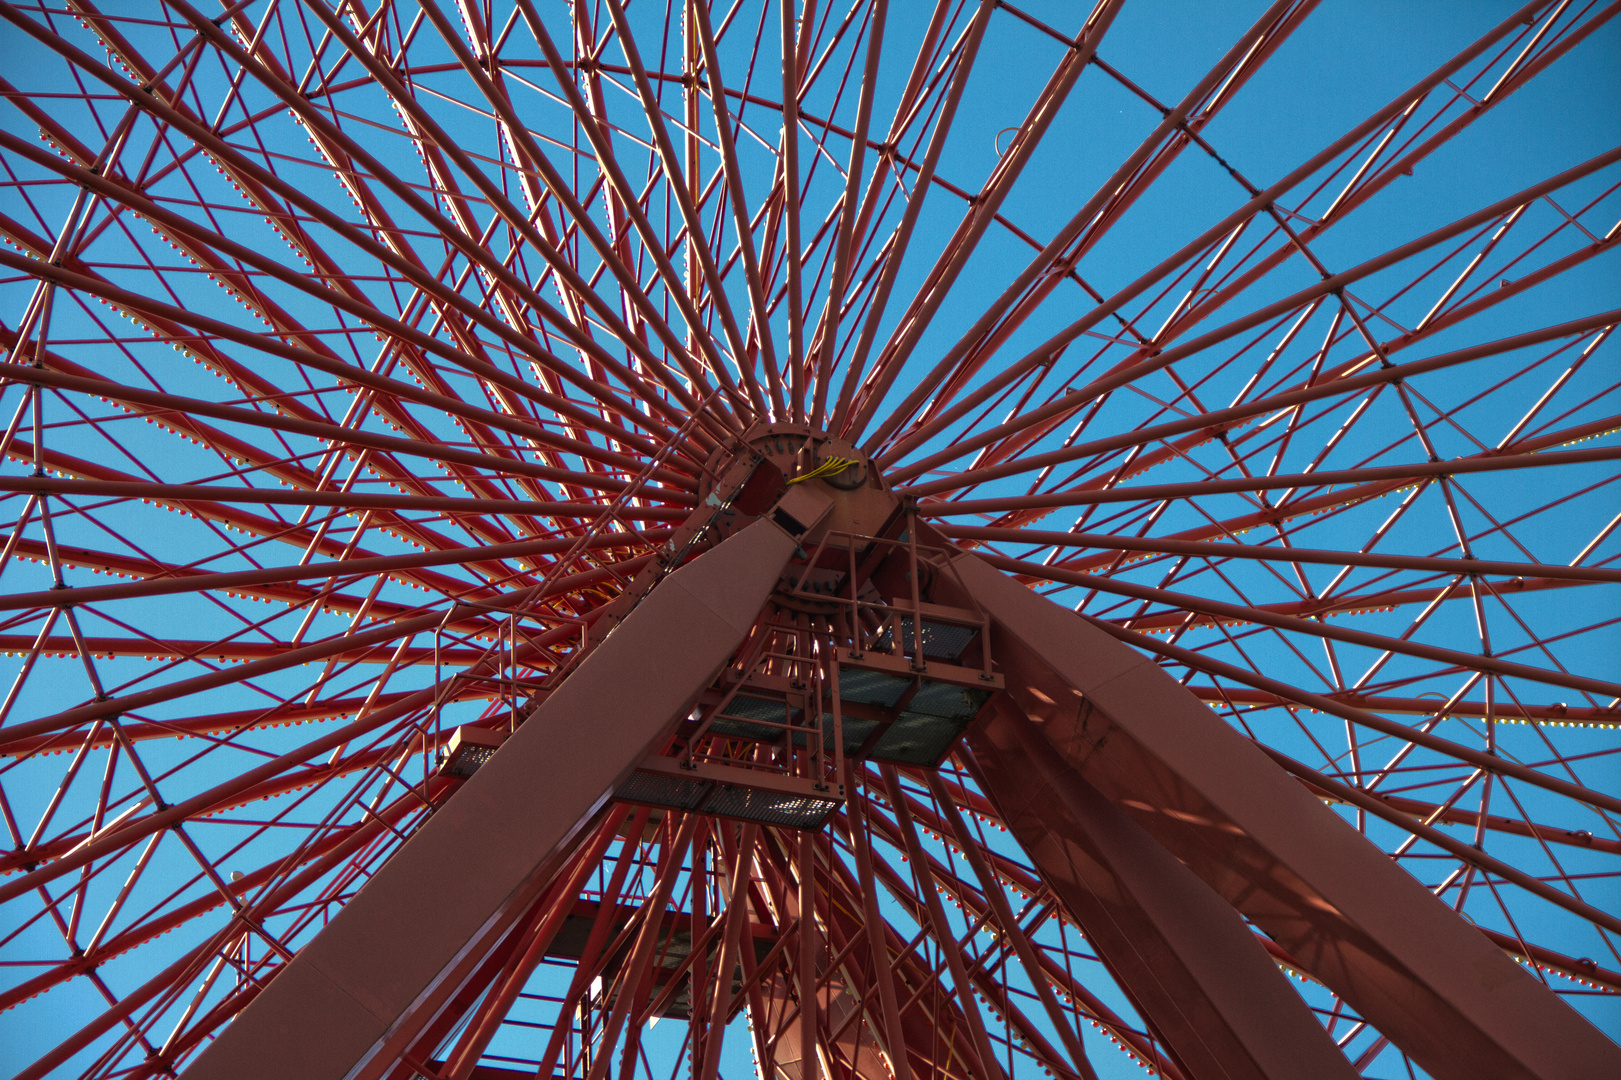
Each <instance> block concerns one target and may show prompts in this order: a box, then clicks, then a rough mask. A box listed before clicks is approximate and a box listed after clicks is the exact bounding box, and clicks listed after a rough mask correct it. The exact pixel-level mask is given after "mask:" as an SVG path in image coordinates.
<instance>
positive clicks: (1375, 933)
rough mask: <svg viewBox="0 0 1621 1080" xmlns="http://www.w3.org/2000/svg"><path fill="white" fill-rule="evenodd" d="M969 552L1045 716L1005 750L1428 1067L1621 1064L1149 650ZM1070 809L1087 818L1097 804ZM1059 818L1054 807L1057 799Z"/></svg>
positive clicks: (1005, 644) (1008, 650) (993, 748)
mask: <svg viewBox="0 0 1621 1080" xmlns="http://www.w3.org/2000/svg"><path fill="white" fill-rule="evenodd" d="M956 567H957V572H958V574H959V575H960V576H961V579H962V580H963V582H964V584H965V588H966V593H967V596H966V597H965V598H964V599H965V600H971V601H973V602H977V603H979V604H981V605H983V606H984V607H985V608H986V610H987V611H989V613H990V614H991V617H992V619H993V620H994V621H995V624H996V628H997V630H998V631H999V632H1000V638H1001V640H1000V644H999V659H1000V662H1001V664H1002V666H1003V668H1004V669H1005V670H1007V671H1008V672H1009V674H1010V675H1011V676H1013V677H1014V679H1015V680H1016V681H1015V682H1013V683H1012V685H1011V688H1010V691H1009V693H1010V696H1011V697H1012V698H1013V700H1014V701H1015V702H1016V703H1017V704H1018V706H1019V708H1021V709H1023V710H1024V711H1026V712H1027V713H1028V714H1029V715H1030V716H1031V717H1032V718H1033V719H1034V720H1035V721H1036V723H1037V724H1039V732H1040V741H1039V742H1036V743H1029V742H1024V740H1026V739H1028V738H1030V734H1027V729H1025V728H1021V727H1018V726H1017V725H1015V726H1014V730H1013V731H1010V732H1009V733H1008V734H1007V735H1006V736H1004V741H1005V742H1006V743H1007V745H1008V747H1009V750H1010V751H1011V752H1012V753H1015V754H1020V753H1021V747H1020V744H1021V743H1023V748H1022V754H1021V756H1022V757H1023V758H1024V760H1026V761H1029V760H1030V755H1031V754H1032V753H1034V754H1035V756H1036V758H1037V759H1042V757H1043V755H1045V754H1051V755H1055V756H1056V757H1057V758H1058V760H1059V761H1061V762H1062V763H1063V765H1064V766H1067V767H1068V769H1071V770H1073V771H1074V773H1075V775H1076V776H1077V777H1078V778H1079V779H1080V780H1081V781H1082V782H1083V783H1085V784H1087V785H1088V786H1089V787H1090V786H1095V787H1096V790H1098V791H1099V792H1101V793H1102V797H1103V798H1106V800H1107V802H1106V803H1104V802H1103V801H1102V800H1101V799H1100V800H1098V801H1097V805H1099V806H1100V808H1101V807H1102V806H1104V805H1107V804H1111V803H1112V804H1113V805H1114V806H1115V807H1119V808H1121V809H1123V810H1124V811H1125V812H1126V814H1127V815H1128V816H1129V817H1130V818H1131V819H1132V820H1133V821H1135V822H1136V824H1137V825H1139V826H1140V827H1141V828H1142V829H1144V830H1146V833H1147V834H1148V835H1151V836H1153V837H1154V839H1155V840H1157V841H1158V842H1159V843H1161V844H1164V845H1165V846H1166V848H1168V849H1169V851H1170V852H1171V853H1174V854H1175V856H1176V857H1177V858H1179V859H1181V860H1182V861H1183V862H1184V863H1186V864H1187V866H1188V867H1189V868H1190V869H1192V870H1193V871H1194V872H1195V873H1197V874H1198V875H1199V876H1200V877H1201V878H1203V879H1204V881H1205V882H1206V883H1208V884H1209V885H1210V886H1211V887H1212V888H1214V889H1215V891H1216V892H1218V893H1219V894H1221V896H1222V897H1223V898H1225V899H1226V900H1227V901H1228V902H1230V903H1232V904H1233V905H1234V906H1235V907H1236V908H1237V909H1238V910H1239V911H1240V912H1242V913H1243V914H1244V915H1245V916H1246V917H1248V918H1249V919H1250V920H1251V921H1253V922H1254V923H1255V924H1256V925H1257V926H1259V927H1260V928H1261V929H1262V930H1263V931H1264V932H1265V933H1267V934H1268V935H1269V936H1270V937H1272V938H1273V940H1275V941H1277V942H1278V943H1279V944H1281V945H1282V946H1283V947H1284V948H1286V949H1288V950H1289V952H1290V954H1291V955H1292V956H1295V957H1297V958H1299V960H1300V962H1301V963H1302V964H1303V965H1304V966H1305V967H1306V968H1307V970H1309V971H1311V972H1312V974H1313V975H1315V976H1316V977H1318V978H1320V979H1322V980H1323V981H1324V982H1325V983H1328V984H1329V985H1331V986H1333V987H1334V988H1335V990H1336V991H1337V992H1338V993H1339V994H1340V995H1341V996H1343V997H1344V998H1345V999H1346V1000H1347V1001H1348V1002H1350V1003H1351V1004H1352V1006H1353V1007H1354V1008H1356V1009H1357V1011H1358V1012H1359V1013H1360V1014H1361V1015H1363V1016H1365V1017H1367V1018H1368V1019H1369V1020H1370V1022H1372V1023H1374V1024H1375V1025H1377V1026H1378V1028H1379V1029H1380V1030H1381V1031H1383V1032H1385V1033H1386V1034H1387V1035H1388V1036H1389V1037H1390V1038H1391V1039H1392V1040H1393V1041H1396V1042H1398V1043H1399V1044H1400V1045H1401V1046H1402V1047H1403V1049H1405V1050H1406V1051H1407V1052H1408V1053H1409V1054H1411V1055H1412V1056H1413V1057H1414V1059H1415V1060H1417V1061H1418V1062H1419V1063H1420V1064H1422V1065H1423V1067H1424V1068H1425V1069H1426V1070H1428V1071H1429V1072H1430V1073H1432V1074H1433V1075H1436V1076H1456V1077H1458V1078H1460V1080H1461V1078H1463V1077H1467V1076H1481V1075H1497V1076H1527V1077H1530V1076H1539V1077H1554V1076H1559V1077H1571V1078H1572V1080H1574V1078H1575V1077H1578V1076H1595V1075H1603V1074H1604V1073H1606V1072H1611V1071H1615V1070H1616V1069H1617V1068H1621V1048H1617V1047H1616V1046H1615V1044H1613V1043H1611V1042H1610V1041H1609V1040H1608V1039H1606V1038H1605V1037H1604V1036H1603V1035H1601V1034H1600V1033H1599V1031H1598V1030H1597V1029H1596V1028H1594V1027H1592V1026H1591V1025H1590V1024H1589V1023H1587V1021H1585V1020H1583V1019H1582V1018H1581V1017H1580V1016H1579V1015H1577V1014H1576V1013H1575V1012H1574V1011H1572V1010H1570V1009H1568V1008H1566V1007H1565V1006H1564V1005H1562V1004H1561V1003H1560V1002H1559V1001H1558V1000H1557V999H1556V998H1554V997H1553V996H1552V995H1551V994H1549V993H1548V992H1547V991H1546V989H1545V988H1544V987H1542V986H1540V985H1539V984H1538V983H1537V981H1536V980H1535V979H1534V978H1532V977H1531V976H1530V975H1528V974H1527V973H1525V972H1524V971H1523V970H1521V969H1520V968H1519V967H1517V966H1516V965H1515V964H1514V963H1513V961H1511V960H1509V959H1508V958H1507V957H1505V956H1504V955H1503V954H1502V953H1501V952H1499V951H1497V950H1496V949H1494V948H1492V947H1491V946H1490V945H1489V944H1488V943H1487V942H1486V941H1485V940H1484V939H1483V938H1481V937H1480V935H1478V934H1476V933H1475V931H1474V930H1473V928H1471V927H1470V926H1469V925H1468V924H1466V923H1465V922H1463V920H1461V919H1459V918H1457V917H1456V915H1455V914H1454V913H1452V912H1451V911H1449V910H1448V909H1447V908H1446V907H1445V906H1444V905H1442V904H1440V903H1438V902H1437V901H1436V900H1435V898H1434V896H1433V895H1431V894H1430V893H1428V892H1427V891H1425V890H1423V889H1421V888H1419V887H1418V886H1417V885H1416V883H1414V882H1413V881H1412V879H1411V878H1410V877H1408V876H1407V875H1405V874H1403V873H1402V872H1401V871H1400V870H1398V869H1397V868H1395V867H1393V866H1392V865H1391V864H1390V862H1389V860H1388V859H1386V858H1385V857H1384V856H1383V855H1382V854H1381V853H1380V852H1379V851H1378V850H1377V849H1376V848H1374V847H1372V846H1371V845H1369V844H1367V843H1366V842H1365V841H1364V840H1363V839H1362V838H1361V837H1360V836H1357V835H1356V834H1355V833H1354V832H1353V831H1352V830H1350V829H1349V828H1348V827H1347V826H1346V825H1345V824H1344V822H1342V821H1341V820H1340V819H1339V818H1338V817H1336V816H1335V815H1334V814H1332V813H1330V812H1329V811H1327V810H1326V809H1325V808H1324V807H1323V806H1322V804H1321V803H1319V802H1318V801H1317V800H1315V799H1313V798H1311V797H1310V796H1309V795H1308V794H1307V793H1306V792H1305V791H1304V790H1303V789H1302V788H1300V787H1299V786H1298V785H1296V784H1294V783H1292V782H1290V781H1289V780H1288V778H1287V776H1286V775H1285V774H1284V773H1283V772H1282V771H1281V770H1279V769H1278V768H1277V767H1276V766H1275V765H1273V764H1272V763H1270V762H1268V761H1266V760H1265V759H1264V758H1263V757H1262V754H1261V751H1259V750H1257V749H1256V748H1255V747H1254V746H1253V745H1252V744H1250V743H1248V742H1247V741H1246V740H1244V739H1243V738H1241V737H1240V736H1238V735H1237V734H1236V733H1235V732H1234V731H1233V730H1232V729H1231V728H1229V727H1228V726H1227V725H1225V724H1223V723H1221V722H1220V721H1219V720H1218V719H1216V717H1215V716H1214V715H1213V714H1211V713H1210V711H1209V710H1208V709H1206V708H1205V706H1204V705H1203V704H1202V703H1200V702H1199V701H1198V700H1197V699H1196V698H1194V697H1193V695H1191V694H1189V693H1188V692H1187V691H1186V690H1185V689H1183V688H1182V687H1181V685H1180V684H1179V683H1177V682H1176V680H1175V679H1173V678H1171V677H1170V676H1168V675H1166V674H1165V673H1164V672H1162V671H1161V670H1160V669H1159V668H1158V667H1157V666H1156V665H1155V664H1154V663H1153V662H1152V661H1150V660H1146V659H1144V658H1143V657H1142V656H1141V655H1140V654H1138V653H1135V652H1132V651H1131V650H1129V649H1125V648H1123V647H1121V646H1120V645H1119V644H1118V643H1117V642H1115V641H1114V640H1113V639H1112V638H1110V637H1109V636H1107V635H1105V634H1103V633H1102V632H1101V631H1099V630H1095V629H1093V628H1092V627H1091V626H1090V625H1088V624H1086V623H1084V622H1081V621H1080V620H1078V619H1076V618H1075V617H1074V616H1073V615H1072V614H1071V613H1069V612H1066V611H1064V610H1063V609H1062V608H1059V607H1057V606H1056V605H1054V604H1051V603H1050V602H1047V601H1045V600H1043V599H1041V598H1039V597H1037V596H1034V595H1033V594H1031V593H1030V592H1029V590H1027V589H1024V588H1022V587H1020V586H1018V585H1017V584H1015V583H1013V582H1012V581H1010V580H1008V579H1007V578H1006V577H1004V576H1003V575H1001V574H998V573H996V572H995V571H993V570H991V569H990V568H989V567H988V566H986V565H985V564H984V563H983V562H982V561H981V560H980V559H979V558H978V557H977V556H972V555H965V556H962V557H960V558H959V559H958V560H957V563H956ZM995 731H996V729H995V728H994V727H993V728H988V729H986V730H985V731H984V732H982V734H981V735H980V736H979V737H980V738H982V739H985V740H987V741H986V743H985V747H986V749H987V751H990V758H989V760H992V761H994V760H997V757H998V756H999V755H1001V754H1003V753H1006V752H1009V751H1004V750H1003V748H1002V745H1000V743H999V742H998V741H996V735H995ZM1031 746H1040V747H1042V749H1041V750H1038V751H1032V750H1031V749H1028V748H1029V747H1031ZM1048 747H1050V749H1047V748H1048ZM980 756H982V757H983V756H986V755H983V754H982V755H980ZM996 790H997V785H996V784H994V783H993V784H992V787H991V791H992V792H993V793H994V792H995V791H996ZM1002 790H1004V791H1005V792H1007V793H1008V794H1012V792H1014V791H1017V790H1018V789H1017V786H1016V784H1014V783H1010V784H1009V785H1008V787H1005V788H1003V789H1002ZM1081 790H1082V791H1085V790H1086V789H1085V788H1082V789H1081ZM993 797H994V796H993ZM1067 801H1068V800H1066V802H1067ZM1004 809H1006V808H1004ZM1071 813H1072V814H1075V816H1076V817H1078V818H1079V822H1080V825H1081V828H1082V829H1088V828H1089V827H1090V819H1091V815H1090V814H1088V815H1087V816H1084V817H1083V816H1080V813H1078V812H1076V811H1071ZM1046 820H1047V821H1048V822H1049V828H1050V827H1051V824H1055V823H1056V822H1055V820H1054V819H1053V818H1052V816H1051V810H1050V808H1049V809H1048V810H1047V815H1046ZM1059 820H1061V819H1059ZM1032 840H1034V838H1033V837H1032ZM1032 854H1033V855H1034V856H1035V857H1036V859H1037V861H1038V865H1039V863H1040V860H1041V855H1040V853H1039V851H1036V852H1032ZM1081 922H1082V925H1083V926H1085V925H1086V923H1087V920H1086V918H1085V916H1084V915H1082V916H1081ZM1178 955H1185V954H1183V953H1180V952H1179V953H1178ZM1224 1000H1225V999H1224ZM1151 1011H1152V1010H1151ZM1173 1045H1174V1040H1173Z"/></svg>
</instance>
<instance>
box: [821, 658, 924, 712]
mask: <svg viewBox="0 0 1621 1080" xmlns="http://www.w3.org/2000/svg"><path fill="white" fill-rule="evenodd" d="M910 685H912V680H911V679H910V678H908V677H907V676H905V675H891V674H889V673H888V672H884V671H868V670H866V669H864V668H851V667H841V668H840V669H839V697H840V698H842V699H843V700H845V701H854V702H858V703H859V704H862V705H881V706H882V707H884V708H886V709H889V708H893V707H894V705H895V702H897V701H899V700H900V699H901V695H902V694H904V693H905V692H906V688H907V687H908V686H910Z"/></svg>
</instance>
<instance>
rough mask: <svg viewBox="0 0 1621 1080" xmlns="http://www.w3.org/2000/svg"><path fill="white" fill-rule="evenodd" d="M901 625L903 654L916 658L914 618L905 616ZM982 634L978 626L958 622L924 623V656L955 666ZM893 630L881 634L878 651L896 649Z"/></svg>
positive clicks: (901, 619) (926, 621)
mask: <svg viewBox="0 0 1621 1080" xmlns="http://www.w3.org/2000/svg"><path fill="white" fill-rule="evenodd" d="M900 623H901V653H902V654H903V655H905V656H911V655H912V651H913V650H912V617H911V616H910V615H902V616H901V618H900ZM978 633H979V627H977V626H959V625H958V624H956V623H943V622H933V621H931V620H929V619H924V620H923V655H924V657H925V658H926V659H929V660H944V661H946V662H947V663H952V664H955V663H956V662H957V661H959V660H960V659H962V654H963V653H964V652H965V651H966V650H967V648H968V646H969V645H970V644H972V642H973V640H974V638H975V636H976V635H978ZM891 641H892V631H890V630H885V631H884V632H883V633H882V634H881V635H879V638H878V641H877V646H878V648H880V649H882V650H884V651H885V652H888V651H889V650H890V649H892V648H894V646H893V645H892V644H891Z"/></svg>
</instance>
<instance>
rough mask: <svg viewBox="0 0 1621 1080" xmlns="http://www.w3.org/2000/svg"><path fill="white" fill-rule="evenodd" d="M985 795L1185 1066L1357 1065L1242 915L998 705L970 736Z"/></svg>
mask: <svg viewBox="0 0 1621 1080" xmlns="http://www.w3.org/2000/svg"><path fill="white" fill-rule="evenodd" d="M972 745H973V748H974V758H975V760H976V761H978V762H979V763H980V765H981V782H982V783H983V784H984V786H985V793H986V795H988V796H989V797H990V798H991V801H992V802H994V803H995V804H996V806H997V808H998V809H999V810H1000V811H1001V812H1002V814H1003V819H1004V821H1005V822H1006V823H1007V826H1008V828H1009V829H1010V830H1012V832H1013V835H1014V836H1015V837H1017V838H1018V841H1019V844H1020V846H1021V847H1023V848H1024V850H1025V853H1026V854H1028V855H1029V856H1030V859H1031V861H1032V862H1034V863H1035V865H1036V868H1037V869H1038V870H1040V871H1041V875H1042V877H1043V878H1044V879H1045V880H1046V881H1047V883H1048V885H1049V886H1051V888H1052V889H1053V892H1054V893H1055V894H1056V895H1057V897H1058V899H1059V901H1060V902H1061V903H1062V904H1063V905H1064V907H1065V908H1066V909H1067V910H1068V911H1069V912H1070V913H1071V914H1072V915H1074V917H1075V919H1076V921H1077V922H1078V923H1079V924H1080V927H1081V929H1082V931H1083V932H1084V933H1085V934H1086V939H1087V941H1088V942H1089V943H1090V944H1091V945H1092V947H1093V949H1095V950H1096V952H1097V954H1098V956H1099V957H1100V958H1101V959H1102V960H1103V962H1104V963H1105V964H1107V965H1108V967H1109V969H1110V971H1112V972H1113V973H1114V975H1115V977H1116V978H1117V979H1119V980H1120V984H1121V986H1122V987H1123V988H1124V989H1125V990H1126V992H1127V993H1128V994H1130V995H1131V998H1132V1001H1133V1003H1134V1004H1135V1005H1136V1006H1137V1010H1138V1011H1139V1012H1140V1013H1142V1014H1143V1015H1144V1016H1145V1017H1146V1018H1147V1019H1148V1021H1149V1023H1150V1025H1151V1029H1152V1030H1153V1032H1154V1033H1155V1034H1156V1035H1158V1036H1159V1037H1160V1038H1161V1039H1162V1040H1163V1041H1164V1042H1165V1044H1166V1045H1167V1046H1169V1047H1170V1050H1171V1053H1172V1055H1174V1057H1175V1058H1176V1060H1177V1063H1178V1064H1179V1065H1181V1066H1182V1069H1183V1071H1184V1072H1186V1073H1187V1074H1188V1075H1189V1076H1196V1077H1223V1078H1230V1080H1240V1078H1242V1080H1266V1078H1276V1080H1282V1078H1284V1077H1292V1078H1297V1080H1330V1078H1336V1077H1342V1078H1345V1080H1351V1078H1353V1077H1355V1076H1356V1072H1355V1071H1354V1070H1353V1069H1352V1068H1351V1066H1350V1063H1349V1062H1347V1061H1346V1060H1345V1056H1344V1055H1343V1054H1341V1053H1340V1051H1339V1048H1338V1047H1336V1046H1335V1045H1334V1043H1333V1041H1332V1040H1331V1039H1330V1038H1329V1037H1328V1033H1327V1032H1326V1031H1324V1030H1323V1026H1322V1025H1321V1024H1320V1023H1318V1021H1317V1019H1316V1017H1314V1016H1312V1014H1311V1010H1310V1009H1308V1008H1307V1007H1306V1003H1305V1002H1304V1001H1302V1000H1301V998H1300V995H1299V994H1297V993H1296V992H1295V990H1294V988H1293V987H1291V986H1290V985H1289V981H1288V978H1287V977H1286V976H1285V975H1284V974H1283V973H1282V972H1281V971H1279V970H1278V966H1277V964H1275V963H1274V962H1273V961H1272V958H1271V957H1269V956H1268V955H1267V954H1266V950H1264V949H1262V948H1261V946H1260V944H1259V943H1258V942H1256V940H1255V935H1254V933H1253V932H1251V931H1250V929H1249V928H1248V927H1247V926H1246V925H1245V924H1244V920H1243V919H1242V918H1240V917H1239V915H1238V912H1236V911H1234V910H1233V909H1232V907H1231V906H1230V905H1229V904H1228V903H1227V902H1226V901H1225V900H1223V899H1222V898H1221V897H1219V896H1217V895H1216V894H1215V892H1214V891H1213V890H1212V889H1211V888H1210V886H1208V885H1206V884H1205V883H1204V882H1202V881H1200V880H1199V878H1198V877H1197V876H1195V875H1194V873H1193V871H1191V870H1189V869H1188V868H1187V867H1186V866H1183V865H1182V864H1181V863H1180V862H1178V861H1177V859H1176V857H1175V856H1174V855H1172V854H1171V853H1170V852H1168V851H1166V850H1165V848H1164V847H1162V846H1161V845H1160V844H1159V843H1158V842H1157V841H1156V840H1155V839H1154V838H1153V837H1152V836H1149V835H1148V833H1146V832H1144V831H1143V828H1142V826H1140V825H1138V824H1137V823H1136V822H1135V821H1133V820H1132V819H1131V818H1130V817H1129V816H1127V814H1126V813H1125V811H1123V810H1121V809H1120V808H1119V807H1118V806H1116V805H1115V804H1114V803H1112V802H1110V801H1109V800H1108V799H1106V798H1104V797H1103V795H1102V794H1101V793H1099V791H1098V789H1097V788H1095V787H1093V786H1092V785H1091V784H1089V783H1087V782H1086V780H1084V779H1083V778H1082V777H1081V775H1080V773H1079V772H1077V771H1076V770H1075V769H1073V768H1070V767H1069V765H1068V763H1067V762H1064V761H1061V760H1059V759H1058V758H1057V757H1056V755H1054V754H1053V752H1052V744H1051V743H1049V742H1047V741H1046V740H1045V739H1044V738H1042V736H1041V733H1040V732H1039V731H1038V730H1036V725H1035V724H1033V723H1032V722H1031V721H1030V720H1028V719H1027V718H1025V717H1024V716H1023V715H1022V714H1020V713H1019V712H1018V709H1017V707H1016V706H1013V705H1012V704H1007V705H1005V706H1004V707H1003V708H1002V709H1001V710H999V712H998V714H997V715H996V716H994V717H993V718H991V719H990V720H989V721H988V722H985V723H983V724H982V726H981V727H979V728H978V729H977V730H976V731H975V732H974V733H973V736H972Z"/></svg>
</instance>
